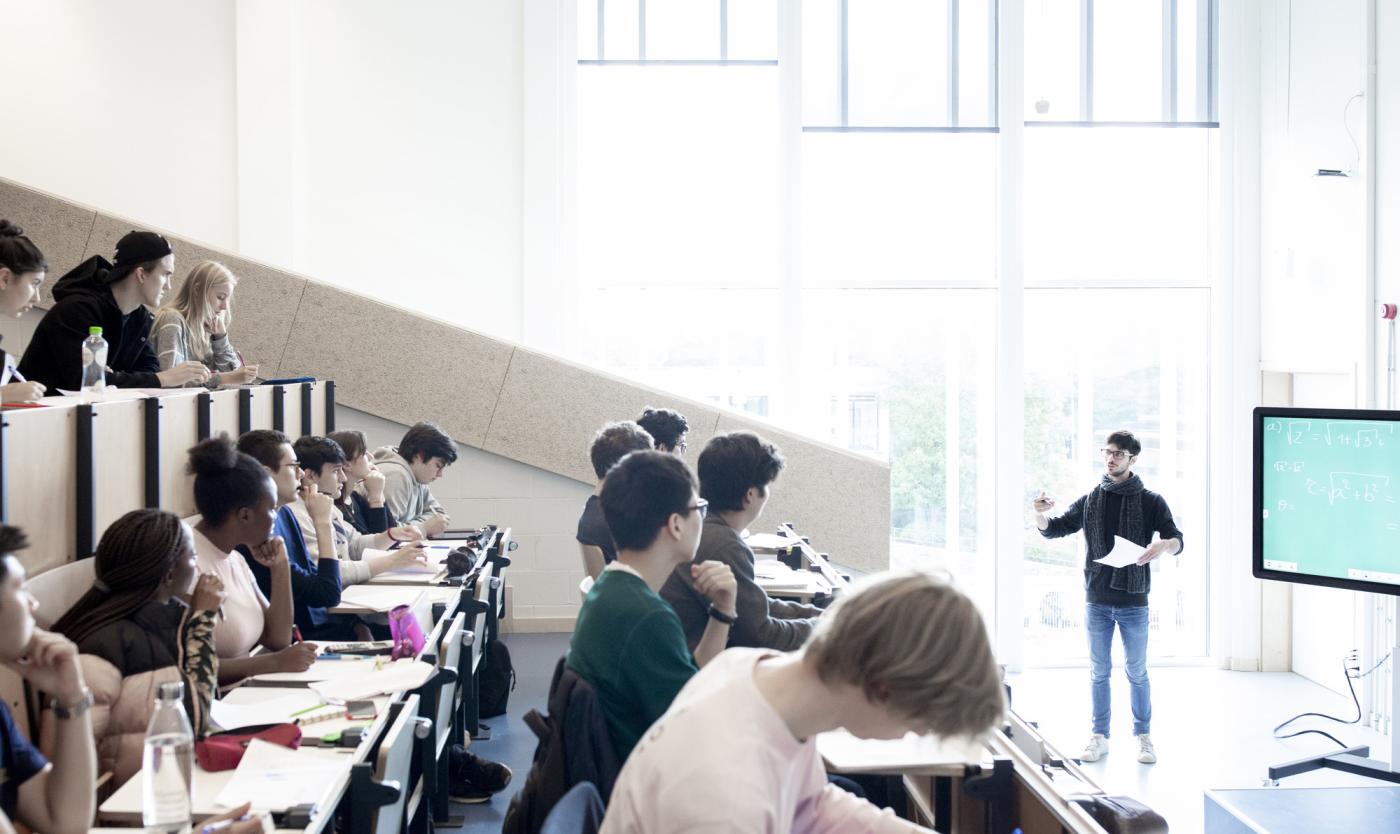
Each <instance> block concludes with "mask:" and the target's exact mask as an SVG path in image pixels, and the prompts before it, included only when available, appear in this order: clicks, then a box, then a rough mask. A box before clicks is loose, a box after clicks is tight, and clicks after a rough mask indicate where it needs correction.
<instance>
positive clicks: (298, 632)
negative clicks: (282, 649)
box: [292, 626, 301, 643]
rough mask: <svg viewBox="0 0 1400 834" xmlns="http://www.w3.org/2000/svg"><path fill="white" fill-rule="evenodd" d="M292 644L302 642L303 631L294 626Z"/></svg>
mask: <svg viewBox="0 0 1400 834" xmlns="http://www.w3.org/2000/svg"><path fill="white" fill-rule="evenodd" d="M292 642H293V643H300V642H301V629H299V628H297V627H296V626H292Z"/></svg>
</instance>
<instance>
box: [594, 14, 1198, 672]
mask: <svg viewBox="0 0 1400 834" xmlns="http://www.w3.org/2000/svg"><path fill="white" fill-rule="evenodd" d="M1213 3H1214V0H1121V2H1120V1H1119V0H1114V2H1107V0H1097V2H1096V0H1043V2H1037V3H1028V4H1025V11H1024V14H1025V17H1024V31H1025V47H1024V50H1023V51H1020V52H1018V53H1017V54H1014V55H1003V54H1001V53H1002V50H1001V49H1000V48H999V46H998V40H997V38H998V28H997V27H998V23H999V21H1000V19H1001V18H1000V15H1001V14H1002V9H1001V8H999V4H998V3H997V2H996V1H995V0H861V1H860V2H853V0H802V1H801V2H798V0H708V1H702V0H694V1H693V2H692V1H691V0H665V2H663V0H580V3H579V6H578V17H579V38H578V48H579V66H578V84H577V88H578V113H577V152H578V153H577V201H576V222H577V229H578V244H577V246H578V261H577V267H578V285H579V290H580V292H579V296H578V297H579V299H580V304H579V309H578V311H577V316H578V317H579V320H580V322H579V327H578V332H579V334H580V338H579V343H578V344H575V345H573V346H572V351H573V353H574V354H576V355H578V356H579V357H581V358H584V359H586V360H588V361H591V362H593V363H595V364H597V365H599V366H601V367H603V368H606V369H608V370H611V371H614V372H617V373H619V374H623V375H626V376H628V377H631V378H635V379H638V380H641V381H645V382H647V383H649V384H653V385H656V386H658V387H663V388H667V389H670V390H674V391H676V392H678V393H681V394H685V395H689V396H694V397H698V398H703V399H706V400H709V401H711V402H714V403H716V404H719V405H721V406H724V407H728V408H734V409H739V410H742V411H745V412H748V413H749V414H751V415H754V416H758V417H762V418H766V419H769V420H771V421H773V422H774V423H775V424H777V425H780V426H783V427H784V428H788V429H791V430H795V431H799V432H802V433H804V434H807V435H809V436H812V437H815V438H818V439H822V440H826V441H828V442H831V443H835V444H838V445H841V446H844V447H846V448H849V449H851V450H853V451H857V452H859V453H863V454H868V455H872V456H876V457H879V458H882V459H886V460H888V461H889V463H890V467H891V493H892V494H891V507H892V512H891V518H890V537H891V553H892V561H893V562H894V563H895V564H896V565H910V566H922V567H939V568H946V569H948V570H950V571H952V572H953V573H954V574H955V575H956V577H957V579H958V581H959V583H960V584H962V585H963V586H964V587H965V588H967V589H968V590H969V591H970V592H971V593H972V594H973V596H974V597H975V598H976V599H977V601H978V603H979V605H981V606H982V608H983V610H984V613H986V614H987V615H988V621H989V622H998V621H999V622H1002V623H1006V622H1007V621H1008V620H1007V618H1000V619H994V618H993V614H994V612H995V611H997V610H998V609H1001V610H1003V611H1007V612H1011V611H1017V610H1019V611H1021V612H1022V615H1023V616H1022V617H1021V624H1022V626H1023V628H1024V634H1021V633H1019V630H1018V633H1017V634H1014V635H1012V634H999V635H998V640H999V641H1000V642H1002V643H1003V644H1005V642H1006V641H1007V640H1014V641H1019V640H1022V639H1024V640H1025V642H1026V647H1027V648H1028V649H1030V648H1033V649H1034V651H1027V652H1026V653H1025V657H1026V658H1027V659H1028V660H1029V661H1031V662H1043V663H1058V662H1064V661H1069V662H1074V661H1075V660H1076V658H1079V657H1082V655H1083V654H1084V652H1083V649H1082V643H1083V638H1082V622H1081V621H1082V607H1083V592H1082V589H1081V582H1082V575H1081V573H1080V570H1081V568H1082V558H1083V556H1082V548H1083V542H1082V538H1075V539H1072V540H1065V541H1061V542H1047V541H1045V540H1043V539H1041V538H1040V537H1039V536H1038V535H1035V534H1034V530H1033V528H1032V527H1031V526H1030V525H1029V513H1028V510H1027V507H1026V506H1022V505H1018V506H1014V507H1012V506H999V505H998V500H997V496H998V495H999V494H1001V495H1002V496H1003V497H1004V496H1005V494H1006V493H1005V490H1004V489H1003V490H1002V491H1001V492H1000V493H999V492H998V490H997V488H996V486H997V485H996V483H995V475H996V472H997V466H996V461H997V459H998V456H999V455H1005V454H1015V453H1016V452H1015V451H1014V450H1015V449H1018V448H1021V447H1020V446H1016V445H1012V446H1007V445H1005V443H1004V440H1005V438H1003V437H1001V436H1000V434H999V432H1000V430H1001V429H1000V426H999V423H998V410H997V408H996V396H997V392H998V390H999V388H998V385H997V381H998V379H999V374H1001V371H1000V370H999V368H1000V364H999V363H1000V361H1001V360H1002V358H1004V357H1005V356H1006V355H1007V353H1008V352H1012V351H1014V352H1017V353H1019V354H1021V355H1022V356H1023V357H1024V358H1023V360H1022V362H1023V364H1024V374H1023V376H1024V378H1023V380H1022V381H1021V383H1020V390H1021V391H1022V392H1023V396H1024V402H1025V420H1024V437H1018V438H1017V440H1023V447H1024V452H1025V464H1024V471H1025V475H1024V480H1025V483H1024V485H1022V486H1023V487H1024V489H1025V490H1026V491H1027V495H1029V491H1031V490H1034V489H1037V488H1041V487H1043V488H1045V489H1047V490H1049V491H1052V492H1053V493H1054V494H1056V496H1057V497H1060V498H1062V499H1064V500H1065V501H1066V502H1067V501H1068V500H1071V499H1072V498H1073V497H1075V496H1077V495H1078V494H1081V493H1082V492H1084V491H1086V490H1087V489H1088V488H1089V487H1091V486H1092V485H1093V483H1094V482H1095V479H1096V477H1097V475H1096V472H1097V471H1098V468H1099V461H1098V460H1097V458H1096V457H1095V450H1097V449H1098V448H1099V445H1101V440H1102V438H1098V439H1097V440H1096V439H1095V438H1096V437H1097V436H1098V435H1100V434H1105V433H1106V432H1107V431H1108V430H1111V429H1112V428H1118V427H1126V428H1130V429H1132V430H1134V431H1136V432H1137V433H1138V434H1139V436H1141V437H1142V438H1143V440H1144V443H1145V445H1146V446H1147V447H1148V450H1147V451H1145V452H1144V455H1143V462H1142V465H1141V467H1140V471H1141V473H1142V474H1143V477H1144V478H1145V479H1146V480H1147V481H1148V485H1149V487H1151V488H1152V489H1154V490H1157V491H1159V492H1161V493H1163V494H1164V495H1165V496H1166V497H1167V498H1168V500H1169V501H1170V503H1171V506H1172V507H1173V509H1174V510H1175V511H1176V514H1177V519H1178V521H1179V522H1180V523H1181V524H1182V526H1183V529H1184V530H1186V531H1187V536H1188V541H1189V542H1190V543H1191V544H1190V550H1189V551H1188V553H1189V556H1183V558H1182V559H1181V560H1180V565H1179V566H1178V565H1177V564H1176V563H1175V561H1174V560H1168V561H1169V562H1171V563H1170V564H1165V566H1164V567H1163V568H1162V569H1161V570H1160V571H1159V572H1158V573H1157V574H1155V575H1154V584H1155V588H1156V590H1155V591H1154V596H1153V605H1154V608H1153V624H1154V625H1153V627H1154V629H1157V631H1156V632H1154V635H1156V636H1154V641H1153V642H1152V644H1151V645H1152V648H1153V651H1154V652H1155V653H1157V654H1159V655H1161V654H1168V655H1183V656H1200V655H1203V654H1204V653H1205V652H1206V638H1205V635H1206V628H1207V622H1206V610H1207V609H1206V597H1205V565H1206V561H1205V557H1206V548H1205V542H1206V541H1207V539H1208V536H1207V535H1206V529H1205V525H1206V521H1207V520H1206V506H1207V501H1206V498H1207V496H1206V489H1205V487H1206V482H1207V481H1206V474H1205V466H1204V460H1205V452H1206V435H1205V427H1206V425H1207V422H1208V420H1207V417H1208V409H1209V403H1208V401H1207V392H1208V390H1209V389H1208V385H1207V379H1208V374H1207V371H1208V368H1209V363H1210V353H1209V340H1208V338H1207V334H1208V333H1209V311H1210V287H1211V284H1212V277H1211V274H1210V271H1211V266H1210V265H1211V253H1210V246H1211V242H1212V228H1213V225H1212V223H1213V221H1212V218H1213V212H1212V189H1211V182H1212V180H1211V177H1212V170H1213V159H1214V131H1213V130H1212V129H1211V127H1212V126H1213V123H1214V119H1215V109H1214V108H1215V102H1214V99H1215V97H1214V65H1215V61H1214V59H1215V56H1214V46H1213V43H1214V32H1213V27H1212V26H1211V25H1210V24H1211V22H1212V21H1213V20H1214V16H1215V10H1214V5H1213ZM782 44H787V45H788V46H786V47H781V48H780V46H781V45H782ZM780 53H781V54H780ZM799 55H800V59H801V60H800V61H796V60H789V59H795V58H796V57H797V56H799ZM1010 71H1015V72H1018V73H1023V74H1024V77H1025V85H1024V87H1025V89H1024V96H1023V98H1024V100H1023V101H1017V102H1002V101H1001V99H1000V92H999V89H998V83H997V79H998V78H999V77H1000V76H1001V75H1002V74H1004V73H1006V72H1010ZM1003 104H1005V105H1006V106H1005V110H1004V111H1003ZM1002 112H1012V113H1017V112H1024V113H1025V120H1026V124H1027V126H1028V127H1027V129H1026V130H1025V131H1023V132H1020V134H1019V138H1018V139H1017V140H1016V141H1017V142H1018V144H1017V145H1016V146H1015V147H1009V146H1007V145H1006V144H1005V140H1004V139H1003V138H1002V137H1001V136H1000V135H999V128H998V118H999V114H1001V113H1002ZM794 114H798V115H794ZM1008 154H1014V155H1015V157H1016V159H1017V160H1018V164H1015V165H1013V166H1011V168H1010V169H1009V170H1010V172H1011V173H1010V174H1008V169H1006V168H1005V167H1004V163H1005V162H1006V161H1007V158H1008ZM1145 161H1150V162H1145ZM1007 176H1012V177H1014V178H1015V179H1014V181H1013V182H1012V183H1011V185H1012V186H1013V188H1014V192H1015V193H1016V194H1017V199H1019V200H1020V201H1021V202H1022V204H1023V206H1024V217H1025V222H1024V224H1023V227H1018V228H1020V236H1019V239H1017V240H1006V239H1004V232H1003V229H1004V228H1005V226H1004V223H1005V222H1006V220H1005V218H1004V217H1003V215H1002V214H1001V212H1000V207H999V205H998V202H997V201H998V196H999V195H1001V194H1004V193H1006V191H1005V186H1006V183H1005V182H1004V178H1005V177H1007ZM794 230H795V233H794ZM1010 251H1014V252H1015V253H1016V254H1017V255H1018V256H1019V257H1018V258H1017V262H1018V263H1019V264H1020V269H1019V270H1018V271H1017V272H1016V273H1014V274H1010V275H1006V274H1002V264H1003V263H1004V261H1005V259H1006V255H1007V253H1008V252H1010ZM1007 292H1010V293H1016V294H1018V295H1020V296H1022V304H1021V305H1020V308H1021V309H1022V310H1023V313H1024V327H1023V328H1021V329H1020V330H1021V332H1008V331H1007V330H1006V329H1005V328H1003V327H1002V326H1001V324H1000V318H999V317H1000V316H1001V315H1002V312H1001V311H1002V310H1003V309H1004V305H999V304H998V298H999V293H1007ZM1000 390H1006V387H1005V386H1004V385H1003V386H1002V387H1001V389H1000ZM1008 513H1009V514H1015V516H1016V518H1017V519H1018V520H1019V519H1022V518H1024V519H1025V520H1026V522H1027V532H1026V535H1025V536H1024V541H1022V542H1018V543H1015V544H1008V543H1007V542H1005V541H1003V542H1001V543H1000V544H999V543H998V540H997V530H998V529H1003V530H1004V529H1005V528H1004V527H1000V528H999V525H998V523H997V520H998V519H999V518H1002V519H1005V518H1006V517H1007V515H1006V514H1008ZM1008 548H1018V549H1019V552H1017V553H1014V554H1013V555H1012V557H1011V558H1009V559H1008V558H1006V553H1007V550H1008ZM838 556H839V555H838ZM998 566H1000V570H1003V571H1005V570H1012V571H1016V572H1018V573H1019V574H1020V575H1021V577H1022V591H1023V592H1022V594H1021V596H1022V598H1021V599H998V598H997V588H998V587H1000V585H999V583H998V582H997V581H996V580H997V572H998ZM1003 584H1005V583H1003ZM1008 587H1009V585H1008Z"/></svg>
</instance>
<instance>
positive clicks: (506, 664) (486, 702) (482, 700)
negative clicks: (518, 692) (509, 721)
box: [477, 640, 515, 718]
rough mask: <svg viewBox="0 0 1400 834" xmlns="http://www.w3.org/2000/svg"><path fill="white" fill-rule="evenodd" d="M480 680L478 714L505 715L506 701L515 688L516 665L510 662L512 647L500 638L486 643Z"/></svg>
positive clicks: (479, 671)
mask: <svg viewBox="0 0 1400 834" xmlns="http://www.w3.org/2000/svg"><path fill="white" fill-rule="evenodd" d="M478 675H479V676H480V680H479V683H478V687H477V699H478V700H477V703H478V705H479V706H478V710H479V712H478V714H479V715H480V716H481V717H482V718H491V717H494V716H497V715H505V713H506V702H507V701H509V700H510V693H511V690H513V689H515V667H514V666H512V665H511V662H510V649H507V648H506V644H505V643H502V642H501V641H500V640H490V641H488V642H487V643H486V646H485V648H484V649H483V651H482V655H481V668H480V669H479V670H478Z"/></svg>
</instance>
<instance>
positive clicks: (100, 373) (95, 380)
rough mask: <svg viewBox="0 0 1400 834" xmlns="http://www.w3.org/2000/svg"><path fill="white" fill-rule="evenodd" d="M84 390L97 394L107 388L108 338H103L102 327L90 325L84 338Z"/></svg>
mask: <svg viewBox="0 0 1400 834" xmlns="http://www.w3.org/2000/svg"><path fill="white" fill-rule="evenodd" d="M82 390H83V392H84V393H95V394H100V393H102V392H103V391H105V390H107V340H106V339H104V338H102V328H100V327H89V328H88V337H87V338H86V339H84V340H83V388H82Z"/></svg>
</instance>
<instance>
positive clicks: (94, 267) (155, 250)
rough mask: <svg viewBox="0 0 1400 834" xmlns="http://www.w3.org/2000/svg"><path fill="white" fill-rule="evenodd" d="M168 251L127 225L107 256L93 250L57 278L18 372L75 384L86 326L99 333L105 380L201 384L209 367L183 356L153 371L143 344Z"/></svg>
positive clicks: (148, 347)
mask: <svg viewBox="0 0 1400 834" xmlns="http://www.w3.org/2000/svg"><path fill="white" fill-rule="evenodd" d="M174 273H175V256H174V255H173V254H172V253H171V249H170V243H169V242H168V241H167V240H166V239H165V238H164V237H162V236H160V235H158V234H156V233H155V232H128V233H127V234H125V235H123V236H122V239H121V240H119V241H118V242H117V251H116V254H115V255H113V256H112V261H111V263H108V261H107V259H106V258H103V257H102V256H101V255H93V256H92V257H91V258H88V259H87V260H85V261H83V262H82V263H81V264H78V266H76V267H74V268H73V270H72V271H71V272H69V273H68V274H67V275H64V276H63V277H62V278H60V279H58V283H56V284H54V287H53V299H54V304H53V307H52V308H51V309H50V310H49V312H48V313H47V314H46V315H45V316H44V318H43V319H41V320H40V321H39V326H38V327H37V328H35V330H34V338H32V339H30V341H29V347H28V348H26V349H25V351H24V358H23V359H21V360H20V363H19V372H20V373H21V374H23V375H24V376H25V378H27V379H29V380H32V381H35V382H42V383H43V384H44V385H46V386H48V387H49V389H50V390H52V389H59V388H61V389H63V390H65V391H76V390H78V388H79V387H80V386H81V385H82V380H83V357H82V346H83V341H84V340H85V339H87V337H88V328H89V327H101V328H102V338H104V339H106V340H107V384H108V385H115V386H116V387H118V388H178V387H180V386H182V385H184V384H186V383H188V382H197V383H200V384H203V383H204V382H206V381H207V380H208V379H209V369H208V368H206V367H204V366H203V365H201V364H200V363H199V362H194V361H188V362H184V363H182V364H180V365H176V366H174V367H172V368H169V369H166V370H161V367H160V361H159V360H158V359H156V352H155V350H154V349H153V348H152V343H151V318H152V316H151V312H150V310H147V309H146V308H147V307H151V308H155V307H158V306H160V299H161V297H162V296H164V295H165V291H166V290H167V289H169V287H170V276H171V275H173V274H174Z"/></svg>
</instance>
